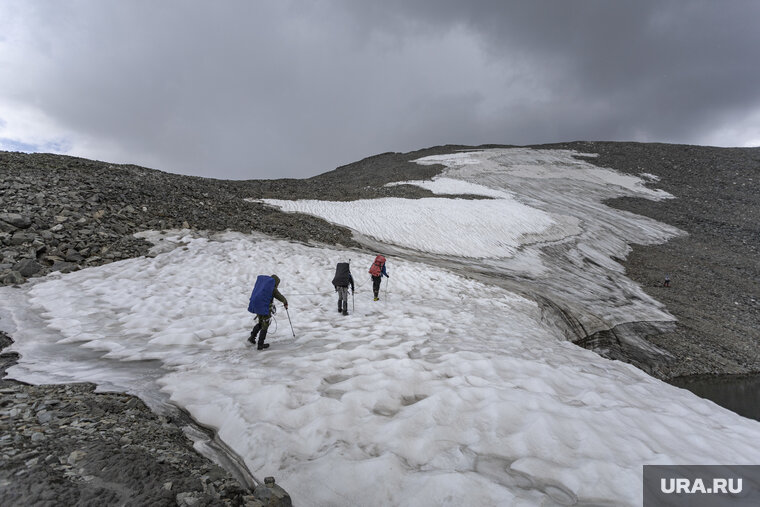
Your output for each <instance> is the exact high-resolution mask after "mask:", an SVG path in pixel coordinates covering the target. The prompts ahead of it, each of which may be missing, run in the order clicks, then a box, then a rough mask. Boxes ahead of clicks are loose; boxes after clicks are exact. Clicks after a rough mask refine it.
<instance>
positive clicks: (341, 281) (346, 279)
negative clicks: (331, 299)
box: [332, 262, 354, 315]
mask: <svg viewBox="0 0 760 507" xmlns="http://www.w3.org/2000/svg"><path fill="white" fill-rule="evenodd" d="M332 284H333V287H335V291H336V292H337V293H338V312H342V313H343V315H348V285H349V284H350V285H351V294H353V293H354V277H353V276H351V267H350V266H349V264H348V262H339V263H338V265H337V266H335V276H334V277H333V281H332Z"/></svg>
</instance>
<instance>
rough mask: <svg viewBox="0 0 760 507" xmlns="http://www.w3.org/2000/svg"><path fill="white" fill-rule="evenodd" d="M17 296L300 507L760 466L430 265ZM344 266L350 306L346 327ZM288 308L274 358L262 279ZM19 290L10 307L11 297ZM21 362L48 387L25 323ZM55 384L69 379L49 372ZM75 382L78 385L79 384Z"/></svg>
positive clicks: (191, 265) (310, 262) (756, 433)
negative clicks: (160, 395) (670, 467)
mask: <svg viewBox="0 0 760 507" xmlns="http://www.w3.org/2000/svg"><path fill="white" fill-rule="evenodd" d="M172 241H173V242H174V243H178V242H181V243H182V244H184V246H183V247H179V248H175V249H173V250H171V251H168V252H166V253H162V254H159V255H158V256H157V257H155V258H139V259H132V260H126V261H121V262H118V263H114V264H110V265H107V266H101V267H97V268H90V269H86V270H82V271H79V272H76V273H70V274H66V275H59V276H56V277H49V279H45V280H43V281H40V282H39V283H35V284H32V285H26V286H24V287H23V288H22V289H21V290H19V289H10V288H4V289H3V296H5V295H7V294H9V293H10V292H11V291H15V292H14V294H15V295H16V297H21V296H23V299H25V304H26V305H28V308H29V310H30V311H32V312H35V313H37V314H38V315H39V316H40V317H41V321H42V325H43V326H44V328H45V330H46V331H48V332H50V331H51V330H55V331H56V332H57V335H58V341H59V342H66V343H69V344H70V346H72V347H74V346H78V347H87V348H89V349H92V350H94V351H100V352H101V353H102V354H105V355H106V356H107V357H110V358H112V359H115V360H119V361H121V362H127V361H136V360H144V359H154V360H158V361H160V362H161V364H162V365H163V368H164V370H165V374H164V375H163V376H162V377H161V378H160V379H159V380H158V382H159V384H160V385H161V386H162V388H163V390H164V391H165V392H166V393H167V394H168V395H169V396H170V397H171V400H173V402H174V403H176V404H178V405H180V406H183V407H185V408H186V409H187V410H188V411H189V412H190V413H191V414H192V415H193V417H195V418H196V419H197V420H199V421H200V422H202V423H204V424H207V425H210V426H213V427H215V428H218V430H219V435H220V436H221V438H222V439H223V440H224V441H225V442H227V443H228V444H229V445H230V446H231V447H233V448H234V449H235V450H236V451H237V452H239V453H240V454H241V455H242V456H243V457H244V458H245V460H246V462H247V464H248V465H249V467H250V468H251V470H252V471H253V473H254V474H255V475H256V476H258V477H262V476H264V475H276V476H277V480H278V483H281V484H282V485H283V487H285V488H286V489H287V490H288V491H289V492H290V493H291V494H292V495H293V497H294V498H295V500H296V502H297V503H298V504H299V505H347V506H348V505H351V506H353V505H430V506H437V505H509V504H524V505H535V504H538V503H540V502H543V501H546V500H551V501H555V502H559V503H566V502H572V501H574V500H576V499H577V500H579V501H583V502H603V501H610V502H614V503H617V504H626V503H628V504H631V505H636V504H639V503H640V500H641V498H640V495H641V482H640V481H641V470H642V469H641V465H642V464H645V463H652V464H676V463H714V462H715V463H729V462H730V463H746V464H750V463H756V462H757V461H758V459H760V424H758V423H757V422H754V421H751V420H748V419H744V418H742V417H739V416H738V415H736V414H733V413H732V412H729V411H727V410H724V409H722V408H720V407H718V406H716V405H714V404H713V403H711V402H709V401H705V400H702V399H699V398H697V397H696V396H694V395H692V394H691V393H689V392H687V391H684V390H680V389H677V388H674V387H671V386H669V385H667V384H664V383H662V382H659V381H657V380H654V379H652V378H650V377H648V376H647V375H645V374H644V373H642V372H641V371H639V370H637V369H636V368H634V367H632V366H629V365H627V364H623V363H620V362H614V361H607V360H604V359H602V358H601V357H599V356H597V355H596V354H594V353H592V352H590V351H587V350H584V349H580V348H578V347H576V346H574V345H572V344H570V343H568V342H565V341H562V340H561V339H560V338H559V337H558V336H556V335H554V334H553V333H552V331H551V329H552V328H550V327H548V326H547V325H546V323H542V322H541V320H540V317H541V316H540V312H539V311H538V308H537V305H536V304H535V303H533V302H531V301H528V300H526V299H524V298H522V297H519V296H516V295H515V294H512V293H510V292H508V291H506V290H504V289H501V288H497V287H493V286H488V285H484V284H481V283H479V282H475V281H473V280H471V279H466V278H462V277H459V276H456V275H454V274H452V273H450V272H447V271H445V270H441V269H437V268H434V267H431V266H428V265H423V264H417V263H411V262H403V261H398V260H394V259H390V260H389V262H388V270H389V273H390V275H391V278H390V279H389V282H385V283H390V286H389V287H388V286H387V285H386V286H384V288H383V293H382V294H381V300H380V301H379V302H373V301H372V300H371V290H370V283H369V282H368V280H369V275H368V274H367V272H366V271H367V269H368V267H369V264H370V263H371V261H372V258H371V256H362V258H358V257H357V254H356V252H351V251H342V250H336V249H330V248H313V247H307V246H303V245H300V244H293V243H289V242H285V241H276V240H268V239H261V238H250V237H245V236H242V235H238V234H229V235H227V236H225V237H223V238H220V239H219V240H217V241H209V240H207V239H199V238H191V237H185V238H180V237H174V238H168V239H167V240H166V241H165V242H172ZM351 257H353V258H354V259H353V264H352V265H353V273H354V276H355V278H356V282H357V294H356V299H355V305H356V309H355V311H353V312H351V315H349V316H347V317H344V316H342V315H340V314H339V313H338V312H337V309H336V297H335V295H334V292H333V290H332V287H331V286H330V279H331V277H332V269H333V266H334V264H335V263H336V262H340V261H346V260H347V259H348V258H351ZM260 273H275V274H278V275H279V276H280V277H281V278H282V280H283V281H282V286H281V289H282V291H283V293H284V294H285V295H286V296H287V297H288V298H289V301H290V316H291V318H292V321H293V328H294V329H295V333H296V337H295V338H293V336H292V335H291V331H290V328H289V326H288V320H287V317H286V315H285V314H284V312H283V311H282V308H280V313H279V314H278V315H277V316H276V318H277V323H276V326H277V330H276V332H274V333H272V334H270V338H269V339H268V341H269V342H271V343H272V347H271V348H270V349H269V350H267V351H266V352H258V351H256V350H255V349H254V348H253V347H251V346H249V345H246V338H247V335H248V332H249V329H250V327H251V323H252V319H251V317H250V316H249V315H248V314H247V313H246V312H245V308H246V306H247V298H248V295H249V291H250V288H251V285H252V283H253V281H254V280H255V277H256V275H258V274H260ZM19 293H20V294H19ZM16 327H17V329H16V330H15V331H14V337H16V339H17V343H16V345H15V346H14V347H15V348H16V349H17V350H19V351H20V352H21V353H22V356H23V357H22V364H21V365H20V366H19V367H16V368H14V369H13V370H12V371H11V374H12V375H13V374H14V373H16V372H17V371H21V372H23V371H24V370H27V371H42V372H44V371H47V370H48V369H50V368H51V366H50V364H48V363H44V362H43V363H42V364H35V357H34V356H32V355H28V354H27V353H26V346H27V344H30V346H31V347H35V346H39V345H40V344H39V343H36V342H35V340H38V339H39V338H37V337H39V336H41V333H39V332H38V331H39V329H36V328H32V327H29V326H28V325H27V324H26V321H19V322H17V323H16ZM50 373H51V374H59V375H63V376H65V375H66V372H50ZM74 374H75V373H74Z"/></svg>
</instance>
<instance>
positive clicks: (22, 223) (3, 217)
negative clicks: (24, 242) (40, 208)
mask: <svg viewBox="0 0 760 507" xmlns="http://www.w3.org/2000/svg"><path fill="white" fill-rule="evenodd" d="M0 221H2V222H5V223H6V224H11V225H12V226H13V227H17V228H19V229H26V228H27V227H29V226H30V225H32V219H31V218H30V217H29V215H21V214H19V213H0Z"/></svg>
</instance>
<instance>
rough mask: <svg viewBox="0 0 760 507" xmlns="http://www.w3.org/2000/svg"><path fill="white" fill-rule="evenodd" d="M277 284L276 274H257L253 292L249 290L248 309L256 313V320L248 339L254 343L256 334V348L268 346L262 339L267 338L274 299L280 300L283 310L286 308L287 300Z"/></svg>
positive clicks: (273, 308) (260, 348)
mask: <svg viewBox="0 0 760 507" xmlns="http://www.w3.org/2000/svg"><path fill="white" fill-rule="evenodd" d="M278 285H280V278H279V277H278V276H277V275H272V276H266V275H259V276H258V277H257V278H256V283H255V284H254V286H253V292H251V300H250V302H249V303H248V311H249V312H251V313H254V314H256V318H257V319H258V322H257V323H256V325H255V326H253V330H252V331H251V336H249V337H248V341H249V342H250V343H252V344H254V343H256V335H258V336H259V343H258V345H257V347H256V348H257V349H258V350H264V349H267V348H269V344H268V343H264V340H266V338H267V330H268V329H269V321H270V319H271V318H272V315H273V314H274V313H275V307H274V300H275V299H277V300H278V301H281V302H282V304H283V305H284V306H285V310H287V309H288V300H287V299H285V296H283V295H282V294H281V293H280V291H279V290H277V286H278Z"/></svg>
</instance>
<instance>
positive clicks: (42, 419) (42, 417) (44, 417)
mask: <svg viewBox="0 0 760 507" xmlns="http://www.w3.org/2000/svg"><path fill="white" fill-rule="evenodd" d="M53 417H54V413H53V412H48V411H47V410H40V411H39V412H37V421H39V423H40V424H47V423H49V422H50V421H52V420H53Z"/></svg>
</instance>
